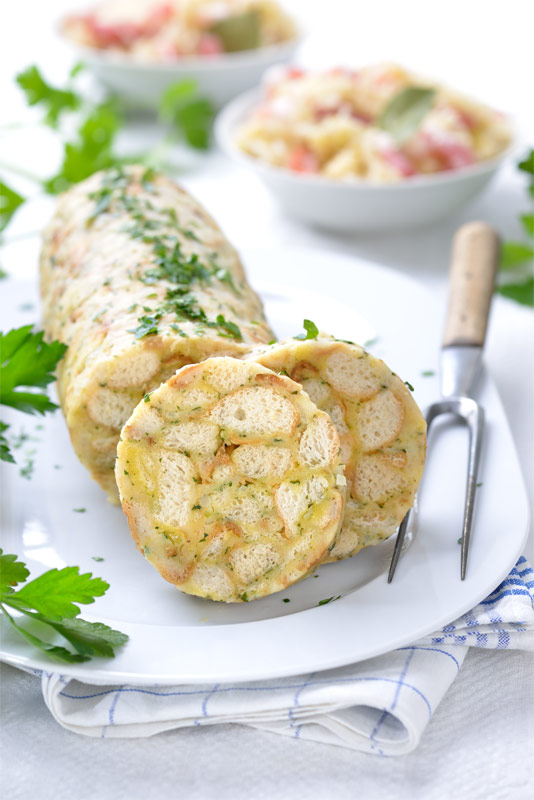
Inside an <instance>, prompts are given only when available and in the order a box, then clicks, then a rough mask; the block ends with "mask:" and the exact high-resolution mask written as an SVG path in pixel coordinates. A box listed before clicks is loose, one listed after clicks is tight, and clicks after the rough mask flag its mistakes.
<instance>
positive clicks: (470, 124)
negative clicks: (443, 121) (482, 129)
mask: <svg viewBox="0 0 534 800" xmlns="http://www.w3.org/2000/svg"><path fill="white" fill-rule="evenodd" d="M454 110H455V112H456V114H457V116H458V117H459V118H460V119H461V121H462V122H463V124H464V125H465V127H466V128H469V130H470V131H473V130H474V129H475V128H476V127H477V121H476V119H475V118H474V116H473V115H472V114H470V113H469V111H464V109H463V108H455V109H454Z"/></svg>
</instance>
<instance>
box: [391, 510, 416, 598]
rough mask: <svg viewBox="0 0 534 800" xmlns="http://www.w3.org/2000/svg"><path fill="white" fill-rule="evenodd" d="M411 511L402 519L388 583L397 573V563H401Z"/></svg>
mask: <svg viewBox="0 0 534 800" xmlns="http://www.w3.org/2000/svg"><path fill="white" fill-rule="evenodd" d="M411 513H412V509H410V510H409V511H408V513H407V514H406V516H405V517H404V519H403V520H402V522H401V524H400V526H399V530H398V532H397V541H396V542H395V549H394V550H393V556H392V557H391V564H390V565H389V572H388V583H391V581H392V580H393V576H394V575H395V570H396V569H397V564H398V563H399V558H400V554H401V552H402V545H403V544H404V539H405V538H406V531H407V530H408V522H409V521H410V514H411Z"/></svg>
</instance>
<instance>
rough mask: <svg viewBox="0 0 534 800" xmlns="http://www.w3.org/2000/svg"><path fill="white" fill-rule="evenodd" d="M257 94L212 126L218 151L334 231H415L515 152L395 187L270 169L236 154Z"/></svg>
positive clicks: (451, 208)
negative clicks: (239, 132) (239, 135)
mask: <svg viewBox="0 0 534 800" xmlns="http://www.w3.org/2000/svg"><path fill="white" fill-rule="evenodd" d="M261 99H262V90H261V89H254V90H252V91H250V92H246V93H245V94H243V95H241V96H240V97H237V98H236V99H235V100H233V101H232V102H231V103H229V104H228V105H227V106H226V108H224V109H223V111H221V113H220V114H219V116H218V117H217V120H216V123H215V135H216V138H217V141H218V143H219V145H220V147H221V148H222V149H223V150H224V151H225V152H226V153H227V154H228V155H229V156H230V157H231V158H233V159H234V160H237V161H238V162H239V163H240V164H242V165H243V166H245V167H246V168H247V169H251V170H253V171H254V172H255V173H256V174H257V176H258V177H259V178H260V180H261V181H262V182H263V183H264V184H265V186H266V187H267V188H268V189H269V191H271V192H272V194H273V195H274V196H275V197H276V199H277V201H278V203H279V204H280V205H281V207H282V208H283V209H284V210H285V211H287V212H288V213H289V214H291V215H292V216H294V217H296V218H298V219H301V220H302V221H304V222H307V223H310V224H312V225H316V226H318V227H321V228H326V229H330V230H335V231H343V232H348V233H352V232H354V231H379V230H396V229H404V228H407V227H412V228H413V227H420V226H423V225H427V224H429V223H432V222H436V221H437V220H439V219H442V218H443V217H446V216H447V215H450V214H452V213H453V212H455V211H458V210H459V209H461V208H462V207H463V206H465V205H467V203H469V202H470V201H471V200H473V199H474V198H475V197H476V196H477V195H478V194H480V192H482V191H483V190H484V188H485V187H486V186H487V185H488V183H489V182H490V180H491V179H492V178H493V176H494V175H495V173H496V172H497V170H498V168H499V167H500V166H501V164H502V163H503V161H504V160H506V158H507V157H508V156H509V155H510V153H511V151H512V150H515V148H516V145H515V144H513V145H510V147H508V148H507V149H506V150H505V151H503V152H502V153H501V154H500V155H499V156H498V157H497V158H493V159H491V160H488V161H483V162H480V163H478V164H474V165H473V166H469V167H464V168H462V169H457V170H451V171H449V172H442V173H439V174H437V175H420V176H416V177H413V178H409V179H406V180H403V181H399V182H398V183H385V184H384V183H371V182H369V181H365V180H359V181H356V180H355V181H350V182H349V181H346V182H342V181H334V180H330V179H328V178H324V177H322V176H317V175H303V174H302V173H295V172H292V171H291V170H289V169H283V168H281V167H274V166H271V165H270V164H267V163H266V162H262V161H260V159H258V158H253V157H252V156H249V155H247V154H246V153H244V152H243V151H242V150H240V149H239V148H238V147H237V145H236V143H235V133H236V130H237V128H238V126H239V125H241V124H242V123H243V122H244V121H245V120H246V119H247V117H248V116H249V115H250V112H251V111H252V110H253V109H254V108H255V107H256V106H257V105H258V104H259V103H260V101H261Z"/></svg>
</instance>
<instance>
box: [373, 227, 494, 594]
mask: <svg viewBox="0 0 534 800" xmlns="http://www.w3.org/2000/svg"><path fill="white" fill-rule="evenodd" d="M498 261H499V239H498V236H497V234H496V233H495V231H494V230H493V228H491V227H490V226H489V225H487V224H486V223H484V222H469V223H467V224H466V225H463V226H462V227H461V228H460V229H459V230H458V232H457V233H456V235H455V237H454V241H453V247H452V258H451V269H450V276H449V283H450V294H449V307H448V311H447V318H446V323H445V332H444V335H443V343H442V346H441V354H440V384H441V400H438V401H437V402H435V403H432V405H430V406H429V408H428V409H427V411H426V414H425V418H426V423H427V429H428V431H430V427H431V425H432V423H433V421H434V420H435V419H436V418H437V417H439V416H441V415H442V414H447V415H453V416H454V417H456V418H457V419H458V420H459V421H463V422H465V423H466V424H467V427H468V429H469V457H468V464H467V487H466V494H465V506H464V519H463V529H462V536H461V540H460V541H461V545H462V547H461V556H460V577H461V579H462V580H464V578H465V575H466V570H467V556H468V553H469V543H470V539H471V528H472V523H473V511H474V506H475V498H476V491H477V474H478V466H479V462H480V452H481V449H482V440H483V436H484V409H483V408H482V406H480V405H479V404H478V403H477V402H476V400H475V399H474V398H473V397H472V387H473V384H474V381H475V378H476V377H477V375H478V373H479V370H480V367H481V364H482V350H483V347H484V341H485V338H486V330H487V325H488V317H489V311H490V306H491V299H492V296H493V290H494V287H495V278H496V275H497V266H498ZM416 509H417V502H416V503H415V504H414V507H413V508H412V509H411V510H410V511H408V513H407V514H406V516H405V517H404V519H403V521H402V522H401V524H400V527H399V530H398V533H397V541H396V542H395V549H394V551H393V556H392V559H391V564H390V568H389V574H388V583H391V581H392V580H393V576H394V574H395V570H396V568H397V564H398V562H399V558H400V555H401V552H402V550H403V543H404V540H405V537H406V532H407V530H408V527H409V525H410V523H411V522H414V519H415V515H416Z"/></svg>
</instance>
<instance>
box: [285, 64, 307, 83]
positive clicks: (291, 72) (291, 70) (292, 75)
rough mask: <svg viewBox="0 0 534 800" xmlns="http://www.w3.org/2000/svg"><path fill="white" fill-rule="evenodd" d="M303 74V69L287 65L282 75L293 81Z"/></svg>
mask: <svg viewBox="0 0 534 800" xmlns="http://www.w3.org/2000/svg"><path fill="white" fill-rule="evenodd" d="M304 74H305V73H304V70H303V69H299V68H298V67H288V68H287V69H286V71H285V75H284V77H285V78H286V79H287V80H288V81H295V80H298V78H302V77H303V76H304Z"/></svg>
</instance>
